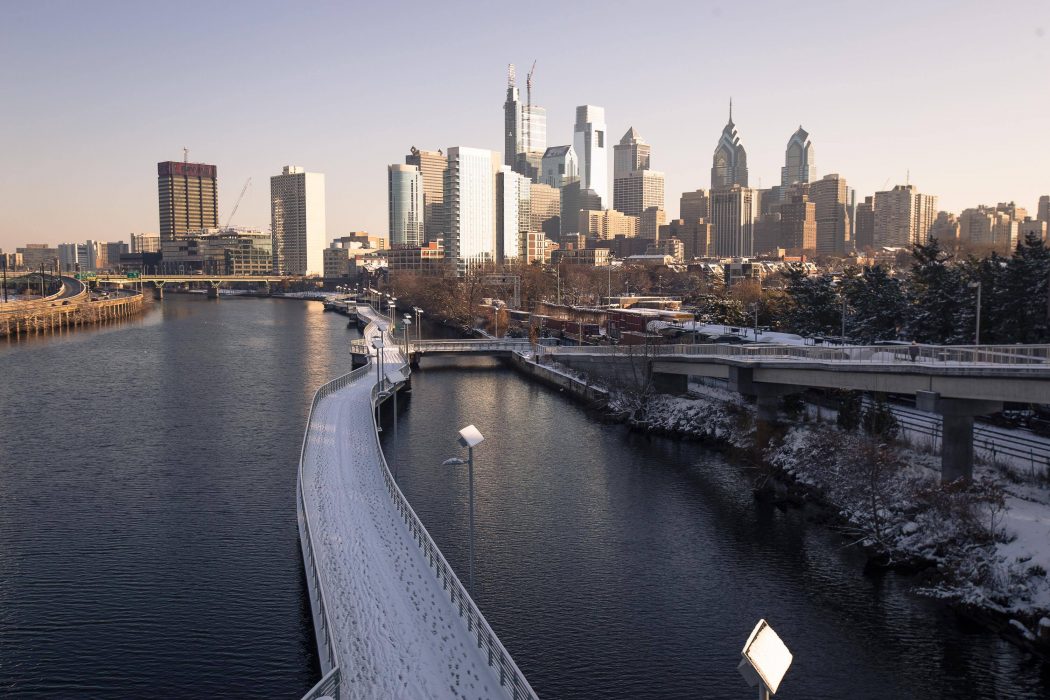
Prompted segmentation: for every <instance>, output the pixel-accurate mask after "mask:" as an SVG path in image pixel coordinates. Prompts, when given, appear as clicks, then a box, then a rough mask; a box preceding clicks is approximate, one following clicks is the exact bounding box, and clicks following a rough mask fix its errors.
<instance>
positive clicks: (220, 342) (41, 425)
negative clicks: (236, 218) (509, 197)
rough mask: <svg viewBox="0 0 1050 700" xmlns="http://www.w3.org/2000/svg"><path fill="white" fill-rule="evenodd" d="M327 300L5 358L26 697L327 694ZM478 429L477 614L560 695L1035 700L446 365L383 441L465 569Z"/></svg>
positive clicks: (756, 531) (1, 418) (556, 411)
mask: <svg viewBox="0 0 1050 700" xmlns="http://www.w3.org/2000/svg"><path fill="white" fill-rule="evenodd" d="M345 326H346V321H345V319H344V318H343V317H341V316H336V315H334V314H324V313H322V312H321V308H320V305H319V304H316V303H310V304H308V303H303V302H297V301H282V300H254V299H224V300H221V301H218V302H216V301H207V300H205V299H202V298H197V297H182V296H175V295H169V297H168V298H167V299H166V300H165V301H164V303H163V304H162V305H156V307H155V308H154V310H153V311H151V312H149V313H148V314H147V315H146V316H145V317H144V318H142V319H140V320H137V321H133V322H130V323H126V324H123V325H117V326H112V327H109V328H105V329H99V330H93V329H88V330H83V331H80V330H78V331H77V332H75V333H70V334H66V335H62V336H59V337H55V338H47V339H36V340H33V339H30V340H29V341H22V342H19V343H7V344H0V401H2V403H0V696H13V697H54V696H56V695H62V696H65V697H85V696H90V697H128V696H139V697H198V696H208V695H222V696H230V695H232V696H246V697H297V696H298V695H300V694H301V693H302V692H303V691H304V690H306V689H307V688H308V687H309V686H310V685H311V684H312V683H313V682H314V681H315V680H316V678H317V665H316V659H315V654H314V648H313V646H314V640H313V634H312V630H311V628H310V624H311V623H310V617H309V613H308V609H307V605H308V604H307V602H306V592H305V583H304V582H303V578H302V564H301V561H300V554H299V548H298V533H297V531H296V525H295V464H296V460H297V458H298V451H299V445H300V442H301V439H302V430H303V426H304V422H305V420H306V412H307V409H308V407H309V401H310V397H311V394H312V391H313V389H314V388H315V387H316V386H318V385H319V384H321V383H322V382H324V381H326V380H327V379H329V378H331V377H334V376H337V375H338V374H340V373H342V372H343V371H346V369H347V364H348V357H347V354H346V343H347V342H348V340H349V339H350V338H352V337H356V332H354V331H350V330H347V329H346V327H345ZM468 423H474V424H476V425H477V426H478V427H479V428H480V429H481V431H482V433H484V434H485V436H486V441H485V442H484V443H483V444H482V445H481V446H479V447H478V448H477V450H476V454H475V456H476V461H477V465H476V466H477V468H476V487H477V501H476V503H477V523H476V525H477V528H476V530H477V558H476V561H477V581H478V591H477V596H476V597H477V598H478V601H479V604H480V605H481V608H482V610H483V611H484V612H485V614H486V616H487V617H488V619H489V621H490V622H491V623H492V625H493V627H494V628H495V629H496V631H497V632H498V633H499V635H500V637H501V639H502V641H503V642H504V644H505V645H506V646H507V648H508V649H509V650H510V651H511V653H512V654H513V655H514V658H515V660H516V661H517V662H518V665H519V666H520V667H521V668H522V670H523V671H524V672H525V674H526V676H527V677H528V678H529V680H530V682H531V683H532V684H533V686H534V688H535V689H536V690H537V692H538V693H539V694H540V695H541V696H542V697H544V698H595V697H601V698H623V699H627V698H739V697H751V696H752V695H753V694H754V693H753V691H751V690H749V689H748V688H747V687H746V685H745V684H744V681H743V680H742V679H741V678H740V677H739V676H738V675H737V673H736V670H735V666H736V663H737V661H738V659H739V651H740V647H741V646H742V644H743V641H744V639H745V638H746V636H747V634H748V632H749V631H750V629H751V627H752V626H753V625H754V624H755V622H756V621H757V620H758V619H759V618H761V617H766V618H767V619H769V620H770V622H771V624H772V625H773V626H774V628H775V629H776V630H777V631H778V632H779V633H780V635H781V636H782V637H783V639H784V640H785V641H786V643H787V644H788V645H789V646H790V647H791V649H792V651H793V652H794V653H795V662H794V665H793V666H792V668H791V670H790V671H789V673H788V676H787V678H786V679H785V681H784V684H783V685H782V687H781V691H780V693H778V695H777V697H778V699H779V698H787V699H789V700H790V699H791V698H845V697H849V698H851V699H856V698H958V697H966V698H996V697H1003V698H1037V697H1045V696H1046V695H1047V694H1048V689H1050V670H1048V669H1047V667H1046V666H1045V665H1042V666H1041V665H1040V664H1038V663H1036V662H1035V661H1033V660H1031V659H1029V658H1028V657H1026V656H1025V655H1024V654H1023V653H1021V652H1019V651H1017V650H1016V649H1014V648H1013V647H1012V646H1010V645H1009V644H1007V643H1005V642H1003V641H1000V640H998V639H997V638H996V637H995V636H993V635H991V634H988V633H986V632H984V631H982V630H981V629H979V628H975V627H973V626H972V625H968V624H966V623H965V622H962V621H961V620H959V619H958V618H957V617H956V616H955V615H954V614H952V613H951V612H950V611H948V610H947V609H946V608H945V607H944V606H942V605H940V604H938V603H936V602H933V601H929V600H926V599H923V598H920V597H917V596H915V595H914V594H913V593H912V592H911V591H910V587H911V586H912V585H913V584H912V581H911V580H910V579H908V578H907V577H900V576H896V575H887V576H882V577H878V578H867V577H865V576H863V575H862V574H861V573H860V569H861V567H862V564H863V562H862V560H861V559H860V558H859V556H858V555H857V554H856V553H855V552H853V551H852V550H850V549H848V548H845V547H844V541H843V540H842V539H840V538H839V537H837V536H835V535H834V534H832V533H830V532H828V530H827V529H826V528H825V526H823V525H819V524H814V523H812V522H810V521H809V520H808V518H807V516H806V514H805V513H803V512H802V511H798V510H789V511H787V512H781V511H779V510H776V509H774V508H769V507H765V506H760V505H756V503H755V502H754V501H753V499H752V498H751V493H750V487H749V483H750V482H749V476H748V475H747V474H746V473H745V471H744V470H743V469H741V468H740V467H739V466H737V465H735V464H731V463H729V462H727V461H726V460H725V459H724V458H723V457H722V456H720V455H718V454H716V453H712V452H709V451H706V450H703V449H702V448H700V447H699V446H697V445H696V444H693V443H684V442H677V441H671V440H665V439H653V440H648V439H646V438H644V437H640V436H637V435H632V434H630V433H628V432H626V431H625V430H624V429H623V428H622V427H620V426H614V425H603V424H601V423H599V422H597V421H596V420H594V418H593V417H592V416H589V415H587V414H586V413H585V412H584V411H582V410H581V409H580V408H579V407H577V406H576V405H574V404H573V403H571V402H570V401H569V400H567V399H566V398H565V397H564V396H562V395H560V394H559V393H558V392H555V391H552V390H550V389H547V388H545V387H542V386H538V385H535V384H531V383H529V382H527V381H525V380H524V379H522V378H521V377H519V376H518V375H517V374H515V373H513V372H512V371H511V370H509V369H506V368H503V367H500V366H499V365H496V364H493V363H491V362H488V361H485V360H457V361H455V362H448V361H440V360H434V359H428V360H425V361H424V365H423V367H422V369H421V370H420V371H418V372H417V373H415V374H414V376H413V392H412V398H411V399H409V400H408V401H402V402H401V412H400V416H399V421H398V427H397V435H396V438H395V435H394V430H393V426H392V425H390V424H388V425H387V427H386V430H384V433H383V439H384V443H385V445H386V447H387V452H388V455H389V456H390V458H391V462H392V465H394V466H395V467H396V469H397V471H398V478H399V480H400V483H401V484H402V487H403V488H404V490H405V492H406V494H407V495H408V497H409V499H410V500H411V502H412V504H413V506H414V507H415V508H416V510H417V511H418V512H419V515H420V517H421V518H422V520H423V522H424V523H425V524H426V525H427V527H428V528H429V529H430V531H431V533H432V535H433V536H434V538H435V539H436V540H437V542H438V544H439V545H440V546H441V547H442V549H443V551H444V552H445V554H446V556H447V557H448V559H449V560H450V562H451V563H452V564H453V566H454V567H456V569H457V570H458V571H464V572H465V571H466V562H467V559H466V557H467V548H466V542H467V506H466V498H467V482H466V474H465V473H464V472H462V471H450V470H449V468H445V467H441V466H440V463H441V461H442V460H443V459H445V458H446V457H449V456H452V455H455V454H457V453H458V448H457V447H456V445H455V433H456V430H458V429H459V428H461V427H463V426H464V425H466V424H468Z"/></svg>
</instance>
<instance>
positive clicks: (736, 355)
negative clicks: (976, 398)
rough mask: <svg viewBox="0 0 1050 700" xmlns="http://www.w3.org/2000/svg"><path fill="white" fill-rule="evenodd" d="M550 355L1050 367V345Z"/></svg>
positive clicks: (701, 348) (715, 347) (692, 348)
mask: <svg viewBox="0 0 1050 700" xmlns="http://www.w3.org/2000/svg"><path fill="white" fill-rule="evenodd" d="M546 352H548V353H552V354H572V355H628V356H635V357H643V356H648V357H661V356H668V355H677V356H687V357H718V358H729V359H735V360H769V361H774V360H780V361H799V360H801V361H808V362H825V363H828V362H830V363H843V364H884V365H885V364H908V365H910V364H916V365H926V366H930V365H939V366H953V365H955V366H957V365H973V366H980V367H985V366H988V365H993V366H1009V367H1010V368H1012V369H1019V368H1025V367H1028V368H1036V369H1043V370H1045V369H1048V368H1050V345H890V346H885V345H856V346H837V347H815V346H808V345H723V344H716V343H706V344H698V345H601V346H561V345H560V346H557V347H548V348H547V349H546Z"/></svg>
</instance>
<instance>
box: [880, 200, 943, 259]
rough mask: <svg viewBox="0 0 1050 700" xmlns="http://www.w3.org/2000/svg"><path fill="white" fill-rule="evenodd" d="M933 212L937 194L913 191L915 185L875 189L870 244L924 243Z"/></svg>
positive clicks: (903, 244) (897, 245)
mask: <svg viewBox="0 0 1050 700" xmlns="http://www.w3.org/2000/svg"><path fill="white" fill-rule="evenodd" d="M936 216H937V197H935V196H934V195H929V194H922V193H920V192H918V191H916V189H915V185H897V186H896V187H894V188H893V189H892V190H889V191H887V192H876V193H875V232H874V235H875V241H874V246H875V247H877V248H881V247H904V248H906V247H908V246H912V245H916V244H925V243H926V239H927V236H928V235H929V232H930V228H931V227H932V226H933V221H934V219H935V218H936Z"/></svg>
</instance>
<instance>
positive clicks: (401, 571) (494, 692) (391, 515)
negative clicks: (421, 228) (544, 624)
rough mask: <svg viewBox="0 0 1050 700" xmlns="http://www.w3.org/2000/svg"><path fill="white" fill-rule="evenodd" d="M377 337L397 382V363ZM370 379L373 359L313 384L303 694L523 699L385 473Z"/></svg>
mask: <svg viewBox="0 0 1050 700" xmlns="http://www.w3.org/2000/svg"><path fill="white" fill-rule="evenodd" d="M359 313H360V314H361V315H362V317H363V318H368V319H371V320H373V321H376V320H378V317H377V316H375V314H374V312H373V311H372V310H371V309H370V308H368V307H360V309H359ZM379 323H380V324H382V321H379ZM381 332H382V331H381V330H380V329H379V328H378V327H377V326H376V323H375V322H373V323H371V324H369V327H368V328H367V329H366V337H368V339H369V340H371V339H372V338H373V337H374V336H376V335H378V334H379V333H381ZM384 335H385V336H386V337H385V342H386V345H387V347H386V349H384V351H383V354H384V366H385V369H386V373H387V376H388V378H389V379H390V381H391V382H393V381H398V380H399V379H400V378H399V377H398V372H399V371H404V358H403V356H402V355H401V353H400V352H399V351H398V350H397V349H396V345H395V343H394V342H392V341H391V339H390V338H389V336H388V335H386V334H385V333H384ZM369 336H370V337H369ZM376 375H377V373H376V368H375V364H374V362H373V363H371V364H369V365H367V366H365V367H363V368H361V369H359V370H356V371H355V372H353V373H351V375H348V376H347V377H343V378H341V379H339V380H336V381H335V382H331V383H330V384H328V385H325V386H324V387H322V388H321V389H320V390H319V391H318V395H317V398H315V402H314V406H313V409H312V411H311V415H310V422H309V425H308V428H307V434H306V438H305V439H304V444H303V457H302V464H301V467H300V474H299V480H300V484H299V488H300V494H299V495H300V504H299V505H300V533H301V535H302V539H303V549H304V558H305V561H306V567H307V579H308V580H309V583H310V587H311V591H310V592H311V605H312V607H313V612H314V622H315V628H316V630H317V638H318V648H319V655H320V656H321V657H322V658H321V666H322V671H323V672H324V673H325V674H326V679H327V683H324V682H323V683H322V684H319V685H324V687H321V688H315V689H314V691H311V695H309V696H308V697H319V696H321V695H324V694H327V695H332V696H336V697H340V698H532V697H535V695H534V694H533V692H532V689H531V688H530V687H529V685H528V683H527V682H526V681H525V679H524V677H522V676H521V674H520V672H519V671H518V669H517V667H516V666H515V665H514V662H513V661H512V660H511V658H510V655H509V654H507V652H506V650H505V649H503V647H502V645H501V644H500V643H499V640H498V639H496V637H495V634H494V633H493V632H492V630H491V629H490V628H489V626H488V624H487V623H486V622H485V620H484V618H483V617H481V614H480V612H479V611H478V610H477V608H476V607H475V606H474V603H473V601H471V600H470V598H469V596H467V594H466V591H465V590H464V588H463V586H462V585H461V584H460V582H459V580H458V579H457V578H456V577H455V574H453V573H452V570H451V568H450V567H449V566H448V564H447V562H445V559H444V557H443V556H442V555H441V553H440V552H439V551H438V550H437V546H436V545H434V543H433V541H432V540H431V539H430V536H429V535H428V534H427V533H426V530H425V529H424V528H423V527H422V524H421V523H419V520H418V519H417V518H416V516H415V513H414V512H412V510H411V507H410V506H409V505H408V503H407V501H405V500H404V497H403V496H402V495H401V492H400V490H399V489H398V488H397V486H396V484H395V483H394V481H393V478H392V477H391V476H390V472H389V470H388V469H387V466H386V462H385V460H384V458H383V455H382V451H381V449H380V447H379V443H378V440H377V436H376V432H375V426H374V420H373V415H374V411H373V400H374V398H375V388H376V384H377V382H376V378H377V377H376Z"/></svg>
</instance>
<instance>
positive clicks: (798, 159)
mask: <svg viewBox="0 0 1050 700" xmlns="http://www.w3.org/2000/svg"><path fill="white" fill-rule="evenodd" d="M816 176H817V168H816V164H815V161H814V154H813V143H812V142H811V141H810V140H809V133H808V132H807V131H806V130H805V129H803V128H802V125H801V124H800V125H799V127H798V131H796V132H795V133H794V134H792V135H791V138H790V139H788V145H787V150H786V151H785V152H784V167H783V168H781V169H780V186H781V187H787V186H788V185H793V184H794V183H796V182H812V181H813V179H814V178H816Z"/></svg>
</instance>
